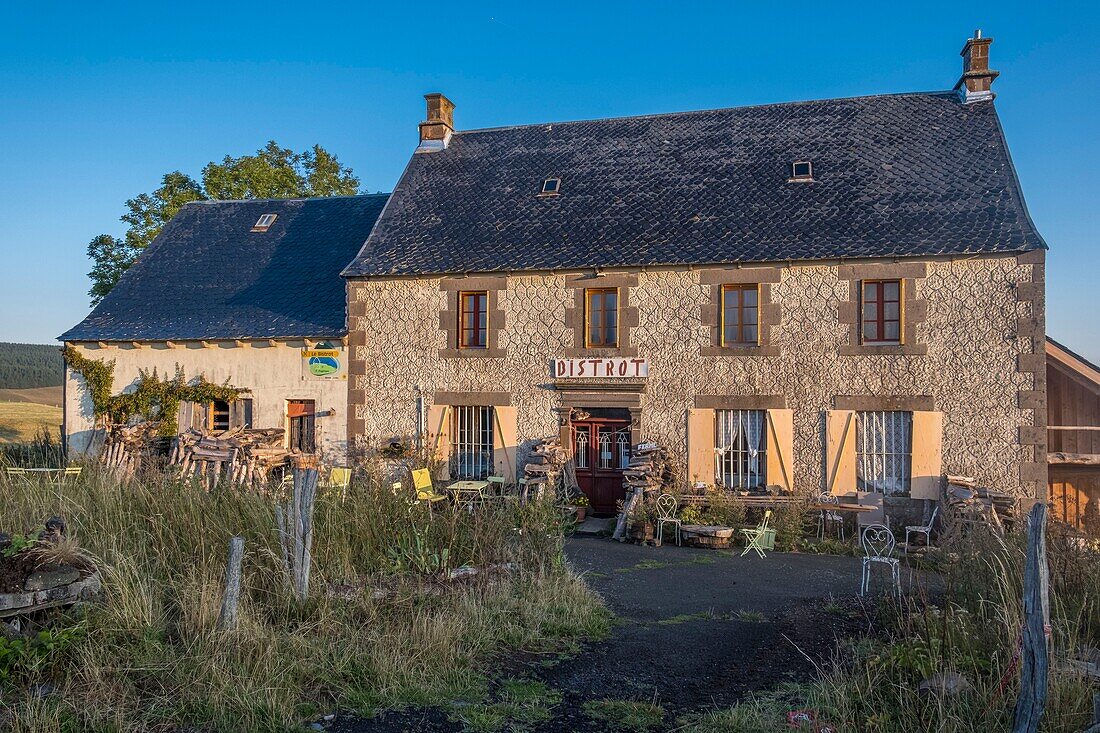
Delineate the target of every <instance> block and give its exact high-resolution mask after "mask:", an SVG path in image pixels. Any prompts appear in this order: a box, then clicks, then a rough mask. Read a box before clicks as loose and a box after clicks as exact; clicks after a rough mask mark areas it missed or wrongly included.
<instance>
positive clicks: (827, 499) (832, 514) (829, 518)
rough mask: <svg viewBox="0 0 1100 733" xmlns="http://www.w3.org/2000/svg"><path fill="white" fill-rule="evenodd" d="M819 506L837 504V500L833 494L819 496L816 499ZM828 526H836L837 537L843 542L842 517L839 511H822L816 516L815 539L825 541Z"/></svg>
mask: <svg viewBox="0 0 1100 733" xmlns="http://www.w3.org/2000/svg"><path fill="white" fill-rule="evenodd" d="M817 502H818V503H819V504H839V503H840V499H838V498H837V497H836V496H834V495H833V494H820V495H819V496H818V497H817ZM830 524H835V525H836V530H837V536H838V537H840V539H841V540H842V541H843V539H844V515H843V514H841V513H840V512H839V511H833V510H832V509H822V510H821V511H820V512H819V513H818V515H817V537H818V539H821V540H823V539H825V534H826V530H827V529H828V526H829V525H830Z"/></svg>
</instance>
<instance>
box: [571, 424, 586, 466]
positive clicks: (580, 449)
mask: <svg viewBox="0 0 1100 733" xmlns="http://www.w3.org/2000/svg"><path fill="white" fill-rule="evenodd" d="M573 435H574V437H573V441H574V445H573V461H574V462H575V464H576V467H577V468H588V431H587V430H574V431H573Z"/></svg>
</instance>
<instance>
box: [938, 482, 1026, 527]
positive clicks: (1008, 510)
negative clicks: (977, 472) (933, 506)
mask: <svg viewBox="0 0 1100 733" xmlns="http://www.w3.org/2000/svg"><path fill="white" fill-rule="evenodd" d="M1016 504H1017V502H1016V499H1015V497H1013V496H1012V495H1010V494H1006V493H1004V492H1001V491H994V490H993V489H988V488H985V487H982V486H978V483H977V481H975V480H974V479H972V478H970V477H967V476H948V477H947V506H948V508H949V509H950V510H951V514H952V518H953V519H954V520H955V522H956V523H958V524H959V525H960V528H961V527H965V526H967V525H986V526H988V527H990V528H991V529H993V530H994V531H995V532H997V533H998V534H1003V533H1004V530H1005V527H1006V526H1011V525H1012V524H1013V523H1014V522H1015V521H1016V510H1017V506H1016Z"/></svg>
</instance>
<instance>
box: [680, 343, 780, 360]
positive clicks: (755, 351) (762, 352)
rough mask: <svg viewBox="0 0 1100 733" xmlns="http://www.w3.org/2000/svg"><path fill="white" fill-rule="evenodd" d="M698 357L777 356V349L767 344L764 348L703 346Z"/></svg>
mask: <svg viewBox="0 0 1100 733" xmlns="http://www.w3.org/2000/svg"><path fill="white" fill-rule="evenodd" d="M699 356H722V357H746V356H747V357H760V356H779V347H778V346H776V345H774V344H768V345H765V346H703V347H702V348H700V349H699Z"/></svg>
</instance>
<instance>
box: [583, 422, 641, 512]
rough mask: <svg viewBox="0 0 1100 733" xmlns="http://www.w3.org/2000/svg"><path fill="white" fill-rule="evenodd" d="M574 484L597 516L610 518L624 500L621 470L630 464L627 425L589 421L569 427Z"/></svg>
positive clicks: (628, 423)
mask: <svg viewBox="0 0 1100 733" xmlns="http://www.w3.org/2000/svg"><path fill="white" fill-rule="evenodd" d="M573 462H574V464H575V466H576V469H577V484H578V485H579V486H580V489H581V491H583V492H584V494H585V496H587V497H588V500H589V501H590V502H591V504H592V511H593V512H594V513H598V514H614V513H615V512H616V511H617V507H616V502H618V501H620V500H621V499H623V498H624V496H625V491H624V490H623V469H625V468H626V467H627V466H628V465H629V464H630V422H629V421H628V420H612V419H600V418H591V419H588V420H578V421H575V422H574V423H573Z"/></svg>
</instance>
